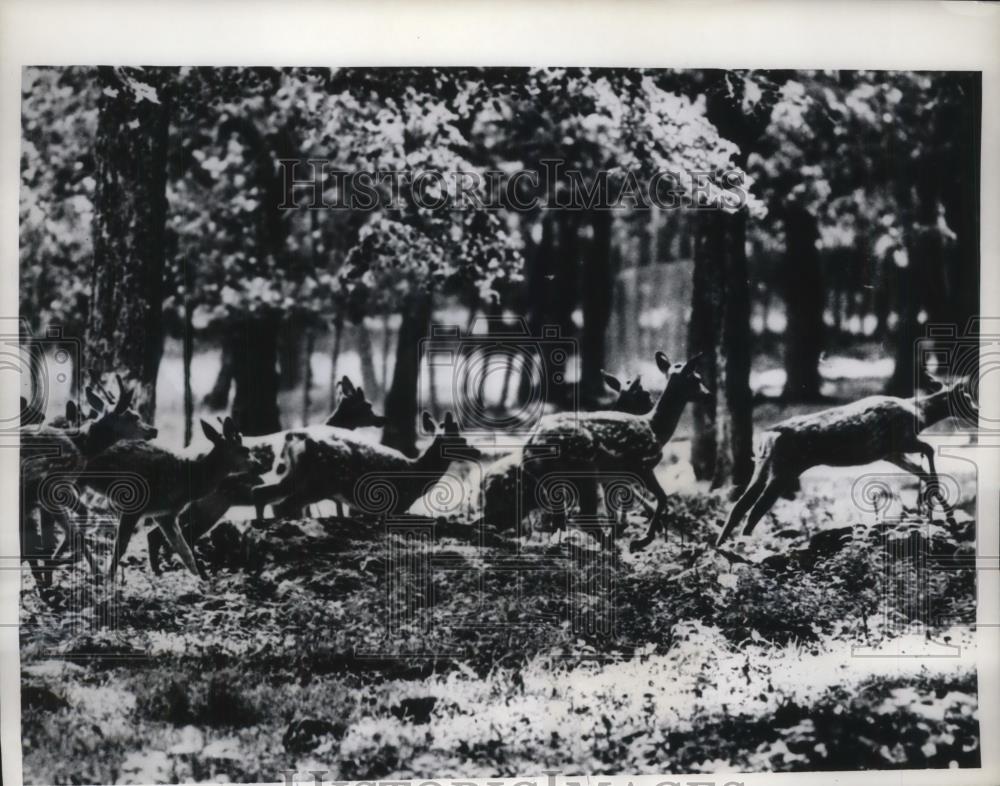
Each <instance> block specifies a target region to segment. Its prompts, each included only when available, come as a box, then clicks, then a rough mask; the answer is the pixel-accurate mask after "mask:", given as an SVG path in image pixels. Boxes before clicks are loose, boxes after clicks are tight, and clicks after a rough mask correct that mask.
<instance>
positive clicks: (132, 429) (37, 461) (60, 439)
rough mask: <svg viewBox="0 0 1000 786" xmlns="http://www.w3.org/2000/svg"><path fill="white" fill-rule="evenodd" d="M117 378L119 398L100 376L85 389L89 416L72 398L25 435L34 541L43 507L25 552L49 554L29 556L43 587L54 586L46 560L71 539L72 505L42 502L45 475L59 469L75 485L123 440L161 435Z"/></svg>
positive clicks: (27, 509)
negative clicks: (62, 410)
mask: <svg viewBox="0 0 1000 786" xmlns="http://www.w3.org/2000/svg"><path fill="white" fill-rule="evenodd" d="M116 379H117V382H118V396H117V398H114V397H112V396H111V394H110V393H108V392H107V391H106V390H104V389H103V387H102V386H100V382H99V380H96V378H95V382H93V383H92V384H91V385H89V386H88V387H87V391H86V393H87V398H88V400H89V401H90V403H91V407H92V409H91V411H90V413H89V414H88V415H87V416H86V417H85V418H84V417H83V416H82V414H81V412H80V410H79V408H78V407H77V405H76V403H75V402H74V401H72V400H71V401H68V402H67V404H66V414H65V416H64V417H57V418H55V419H54V420H53V423H52V425H50V426H43V427H42V428H41V429H39V430H37V431H34V432H32V433H30V434H25V435H23V437H22V441H21V456H22V467H21V479H22V487H21V488H22V495H23V496H22V508H21V509H22V516H21V520H22V532H24V533H25V536H26V539H29V540H34V539H33V538H32V536H31V533H32V532H33V528H32V527H30V526H28V521H27V516H28V515H30V513H31V511H32V510H33V509H34V508H35V507H38V508H39V510H38V513H39V533H38V542H37V543H32V544H31V547H30V548H29V549H22V551H24V552H25V553H35V554H38V555H43V554H44V555H47V556H46V558H44V559H43V558H41V557H39V556H36V557H33V558H31V559H29V565H30V566H31V567H32V573H33V575H34V576H35V579H36V582H37V581H39V580H41V582H42V584H41V585H40V586H47V585H49V584H51V575H46V571H43V570H42V566H43V565H44V564H45V562H46V561H47V560H56V559H58V558H59V557H60V556H61V555H62V553H63V552H64V551H65V549H66V548H68V546H69V542H70V526H69V507H68V506H59V509H58V512H56V511H52V510H51V509H49V508H47V507H40V506H39V493H40V492H41V488H42V483H43V482H44V481H45V479H46V478H48V477H49V476H50V475H53V474H55V473H58V475H59V476H60V479H61V480H60V482H61V483H62V482H65V483H68V484H71V485H75V483H74V481H75V479H76V476H77V475H79V473H81V472H83V471H84V470H85V469H86V468H87V467H88V466H89V462H90V461H91V459H93V458H94V457H95V456H96V455H97V454H99V453H100V452H101V451H103V450H104V449H106V448H108V447H110V446H112V445H114V444H116V443H118V442H121V441H124V440H145V439H153V438H154V437H156V435H157V430H156V428H154V427H153V426H151V425H150V424H148V423H146V422H145V421H144V420H143V419H142V418H141V417H140V415H139V414H138V413H137V412H136V411H135V410H134V409H132V400H133V396H134V392H133V391H132V390H131V389H129V388H128V387H127V386H126V385H125V383H124V382H123V381H122V378H121V375H116ZM95 387H99V388H100V392H101V394H102V395H100V396H99V395H98V393H97V391H96V389H95ZM106 404H110V405H111V406H110V408H107V407H106ZM57 496H58V495H57ZM77 506H78V507H79V504H78V505H77ZM57 528H58V529H59V530H61V532H62V541H61V542H60V543H58V544H56V542H55V540H56V537H55V530H56V529H57ZM84 556H85V557H87V559H88V561H89V560H90V555H89V553H88V552H86V551H85V552H84Z"/></svg>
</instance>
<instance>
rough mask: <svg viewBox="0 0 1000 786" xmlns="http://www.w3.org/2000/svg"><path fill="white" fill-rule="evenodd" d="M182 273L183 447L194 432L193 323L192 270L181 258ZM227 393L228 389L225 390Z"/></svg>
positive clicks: (189, 440) (188, 442)
mask: <svg viewBox="0 0 1000 786" xmlns="http://www.w3.org/2000/svg"><path fill="white" fill-rule="evenodd" d="M181 265H182V266H183V275H184V335H183V337H182V347H183V349H182V351H183V354H184V447H187V446H188V445H190V444H191V438H192V435H193V433H194V393H193V392H192V390H191V360H192V358H193V356H194V324H193V312H194V309H193V308H192V306H191V284H192V280H191V279H192V275H191V274H192V270H191V265H190V264H188V261H187V260H186V259H185V260H182V261H181ZM227 393H228V391H227Z"/></svg>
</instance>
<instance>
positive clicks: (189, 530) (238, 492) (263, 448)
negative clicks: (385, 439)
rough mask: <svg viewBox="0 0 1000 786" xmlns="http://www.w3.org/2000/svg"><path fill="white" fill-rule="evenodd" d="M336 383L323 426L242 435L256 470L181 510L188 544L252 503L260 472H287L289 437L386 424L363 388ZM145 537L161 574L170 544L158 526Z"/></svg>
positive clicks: (282, 510) (283, 509)
mask: <svg viewBox="0 0 1000 786" xmlns="http://www.w3.org/2000/svg"><path fill="white" fill-rule="evenodd" d="M337 385H338V386H339V387H340V393H341V396H340V401H339V402H337V408H336V409H335V410H334V411H333V413H332V414H331V415H330V417H328V418H327V419H326V421H325V424H324V425H322V426H309V427H307V428H305V429H291V430H288V431H280V432H277V433H275V434H265V435H264V436H259V437H244V438H243V444H245V445H246V446H247V447H248V448H249V449H250V454H251V456H253V458H254V460H255V462H256V464H257V467H256V469H257V472H256V473H253V472H243V473H239V474H237V475H232V476H230V477H227V478H226V479H225V480H224V481H223V482H222V483H221V484H220V485H219V486H218V488H216V489H215V490H214V491H213V492H212V493H211V494H208V495H207V496H205V497H202V498H201V499H198V500H195V501H194V502H192V503H191V504H190V505H188V506H187V508H185V509H184V510H183V511H182V512H181V514H180V516H179V523H180V526H181V531H182V532H183V533H184V538H185V540H186V541H187V542H188V543H189V544H191V545H192V546H193V545H194V543H195V542H196V541H197V540H198V539H199V538H201V536H202V535H204V534H205V533H206V532H208V531H209V530H210V529H211V528H212V527H214V526H215V524H216V523H218V521H219V520H220V519H221V518H222V517H223V516H224V515H225V513H226V511H227V510H229V508H231V507H232V506H233V505H250V504H253V500H252V497H251V492H252V489H253V487H254V486H258V485H261V484H262V483H264V481H263V480H262V479H261V477H260V475H262V474H266V473H272V472H274V473H278V474H281V473H283V472H284V466H283V465H282V462H281V461H280V456H281V452H282V450H283V449H284V445H285V442H286V441H287V440H289V439H296V438H303V439H304V438H305V436H307V435H311V436H314V437H315V438H320V439H322V438H323V437H328V436H330V435H331V434H332V433H333V430H334V429H338V428H339V429H347V430H350V431H353V430H354V429H356V428H365V427H368V426H382V425H384V424H385V418H384V417H383V416H382V415H376V414H375V412H374V411H373V409H372V404H371V402H370V401H368V399H366V398H365V392H364V389H362V388H358V387H355V386H354V383H352V382H351V380H350V379H348V378H347V377H346V376H345V377H344V378H343V379H341V380H340V382H338V383H337ZM258 473H259V474H258ZM337 508H338V515H340V516H343V511H342V509H341V503H340V501H339V500H338V501H337ZM298 513H302V510H301V509H299V510H292V509H290V508H288V507H287V506H277V509H276V510H275V514H276V515H278V516H282V515H295V514H298ZM146 538H147V543H148V554H149V566H150V568H152V570H153V573H156V574H159V572H160V552H161V551H162V550H163V548H164V547H165V546H167V544H166V541H165V538H164V535H163V531H162V530H160V529H158V528H154V529H151V530H149V534H148V535H147V536H146Z"/></svg>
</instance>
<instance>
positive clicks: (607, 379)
mask: <svg viewBox="0 0 1000 786" xmlns="http://www.w3.org/2000/svg"><path fill="white" fill-rule="evenodd" d="M601 376H602V377H604V384H605V385H607V386H608V387H609V388H611V389H612V390H614V391H620V390H621V389H622V383H621V382H619V381H618V377H614V376H612V375H611V374H609V373H608V372H607V371H605V370H604V369H603V368H602V369H601Z"/></svg>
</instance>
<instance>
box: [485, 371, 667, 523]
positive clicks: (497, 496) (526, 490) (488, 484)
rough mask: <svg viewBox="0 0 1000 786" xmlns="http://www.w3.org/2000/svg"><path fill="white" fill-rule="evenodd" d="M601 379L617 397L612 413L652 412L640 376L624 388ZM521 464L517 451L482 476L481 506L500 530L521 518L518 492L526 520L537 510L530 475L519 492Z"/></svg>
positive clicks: (608, 376)
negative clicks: (518, 506) (517, 502)
mask: <svg viewBox="0 0 1000 786" xmlns="http://www.w3.org/2000/svg"><path fill="white" fill-rule="evenodd" d="M601 376H602V377H603V378H604V384H606V385H607V386H608V387H609V388H611V389H612V390H613V391H615V392H616V393H617V394H618V397H617V399H615V401H614V403H613V404H612V405H611V407H610V409H611V411H613V412H626V413H629V414H632V415H645V414H646V413H648V412H649V411H650V410H651V409H652V408H653V397H652V396H651V395H650V394H649V391H648V390H646V389H645V388H644V387H643V386H642V380H641V379H640V377H638V376H637V377H635V379H632V380H631V381H629V380H626V381H625V383H624V384H623V383H622V382H621V380H619V379H618V378H617V377H615V376H613V375H611V374H609V373H608V372H607V371H604V370H603V369H602V370H601ZM547 417H548V416H547ZM545 422H546V418H545V417H543V418H542V419H541V420H540V421H539V426H540V427H542V428H544V425H545ZM522 460H523V452H522V451H521V450H515V451H513V452H511V453H509V454H508V455H506V456H504V457H503V458H501V459H498V460H497V461H494V462H493V463H492V464H490V466H489V467H487V468H486V470H485V471H484V472H483V479H482V484H481V505H482V508H483V511H484V513H485V515H486V516H487V517H488V518H487V520H489V521H491V522H492V523H493V526H495V527H496V528H497V529H511V528H512V527H513V526H514V525H516V524H517V522H516V521H514V519H515V518H516V517H517V515H518V510H516V509H515V508H516V506H515V505H513V504H512V503H513V502H514V501H515V498H516V496H517V495H518V492H519V491H520V499H521V505H520V508H519V511H520V514H521V516H522V517H523V516H527V515H528V514H529V513H531V511H532V510H534V509H535V506H536V502H537V501H536V499H535V487H534V485H533V484H532V483H531V479H532V476H531V475H529V474H527V473H524V474H522V475H521V486H520V489H519V488H518V482H517V478H518V474H519V472H520V468H521V462H522ZM557 526H558V525H557Z"/></svg>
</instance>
